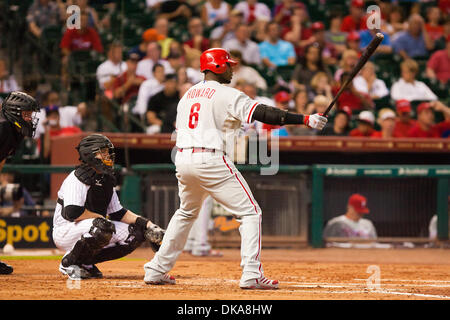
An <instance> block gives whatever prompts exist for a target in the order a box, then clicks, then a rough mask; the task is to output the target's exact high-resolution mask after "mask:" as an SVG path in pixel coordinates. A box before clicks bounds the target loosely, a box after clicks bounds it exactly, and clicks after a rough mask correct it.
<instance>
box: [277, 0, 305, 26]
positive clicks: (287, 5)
mask: <svg viewBox="0 0 450 320" xmlns="http://www.w3.org/2000/svg"><path fill="white" fill-rule="evenodd" d="M297 8H301V9H302V10H304V12H305V14H306V17H305V18H308V12H307V11H306V10H307V9H306V5H305V4H304V3H302V2H296V1H295V0H283V2H282V3H280V4H278V5H276V6H275V9H274V17H273V20H274V21H275V22H277V23H278V24H279V25H280V26H283V27H284V26H287V25H288V24H289V22H290V21H291V16H292V15H294V10H295V9H297ZM302 20H306V19H302Z"/></svg>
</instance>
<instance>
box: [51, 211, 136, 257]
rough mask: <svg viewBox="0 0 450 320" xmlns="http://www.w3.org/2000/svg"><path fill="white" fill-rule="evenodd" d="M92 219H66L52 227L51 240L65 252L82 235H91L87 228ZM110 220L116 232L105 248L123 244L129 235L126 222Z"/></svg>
mask: <svg viewBox="0 0 450 320" xmlns="http://www.w3.org/2000/svg"><path fill="white" fill-rule="evenodd" d="M92 221H94V219H85V220H82V221H80V222H70V221H67V223H65V224H62V225H59V226H55V227H53V242H54V243H55V245H56V247H57V248H58V249H60V250H63V251H66V252H69V251H70V250H72V248H73V247H74V246H75V243H77V241H78V240H80V239H81V236H82V235H84V236H86V237H90V236H91V235H90V234H89V230H90V229H91V227H92ZM111 222H112V223H114V225H115V226H116V233H114V234H113V236H112V238H111V240H110V241H109V244H108V245H107V246H105V248H106V247H108V246H110V245H113V244H115V243H120V244H124V243H125V242H124V241H125V240H126V239H127V238H128V235H129V232H128V224H126V223H123V222H119V221H111Z"/></svg>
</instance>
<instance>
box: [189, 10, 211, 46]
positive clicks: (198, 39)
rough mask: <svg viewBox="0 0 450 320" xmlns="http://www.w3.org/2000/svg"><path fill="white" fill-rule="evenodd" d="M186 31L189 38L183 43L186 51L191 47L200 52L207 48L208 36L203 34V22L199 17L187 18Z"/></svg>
mask: <svg viewBox="0 0 450 320" xmlns="http://www.w3.org/2000/svg"><path fill="white" fill-rule="evenodd" d="M188 31H189V34H190V35H191V38H190V39H189V40H188V41H186V42H185V43H184V46H183V47H184V49H185V51H186V53H189V51H190V50H191V49H196V50H198V51H200V52H203V51H205V50H208V49H209V47H210V42H209V39H208V38H205V37H204V36H203V22H202V20H201V19H200V18H197V17H195V18H192V19H190V20H189V24H188Z"/></svg>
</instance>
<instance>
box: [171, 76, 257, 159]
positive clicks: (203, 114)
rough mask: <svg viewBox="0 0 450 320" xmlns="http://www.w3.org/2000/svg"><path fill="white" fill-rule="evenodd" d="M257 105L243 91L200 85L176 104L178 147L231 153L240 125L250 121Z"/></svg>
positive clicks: (206, 82) (204, 82)
mask: <svg viewBox="0 0 450 320" xmlns="http://www.w3.org/2000/svg"><path fill="white" fill-rule="evenodd" d="M257 104H258V102H257V101H255V100H252V99H250V98H249V97H248V96H247V95H245V94H244V93H243V92H241V91H239V90H237V89H235V88H231V87H227V86H224V85H222V84H219V83H218V82H217V81H202V82H199V83H198V84H196V85H194V86H193V87H191V88H190V89H189V90H188V91H187V92H186V93H185V94H184V96H183V97H182V98H181V99H180V102H179V103H178V107H177V119H176V124H177V143H176V144H177V147H178V148H192V147H204V148H211V149H215V150H219V151H226V152H227V153H229V152H231V149H232V148H233V146H234V138H235V136H236V135H237V134H238V133H239V130H240V128H241V125H242V123H246V122H250V120H251V117H252V113H253V111H254V109H255V106H256V105H257Z"/></svg>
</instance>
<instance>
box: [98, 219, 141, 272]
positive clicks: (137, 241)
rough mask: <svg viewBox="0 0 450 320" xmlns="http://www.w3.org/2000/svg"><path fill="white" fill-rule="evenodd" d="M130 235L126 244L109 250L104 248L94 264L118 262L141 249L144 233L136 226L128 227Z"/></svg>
mask: <svg viewBox="0 0 450 320" xmlns="http://www.w3.org/2000/svg"><path fill="white" fill-rule="evenodd" d="M128 232H129V235H128V237H127V239H126V240H125V244H118V243H117V244H116V245H115V246H111V247H108V248H102V249H101V250H100V251H99V252H98V253H97V254H96V255H95V256H94V258H93V262H92V264H96V263H100V262H104V261H110V260H116V259H120V258H122V257H125V256H127V255H129V254H130V253H132V252H133V251H134V250H136V249H137V248H139V247H140V246H141V244H142V243H143V242H144V241H145V238H144V233H143V232H142V230H141V229H140V228H138V227H136V226H135V225H134V224H130V225H129V226H128Z"/></svg>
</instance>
